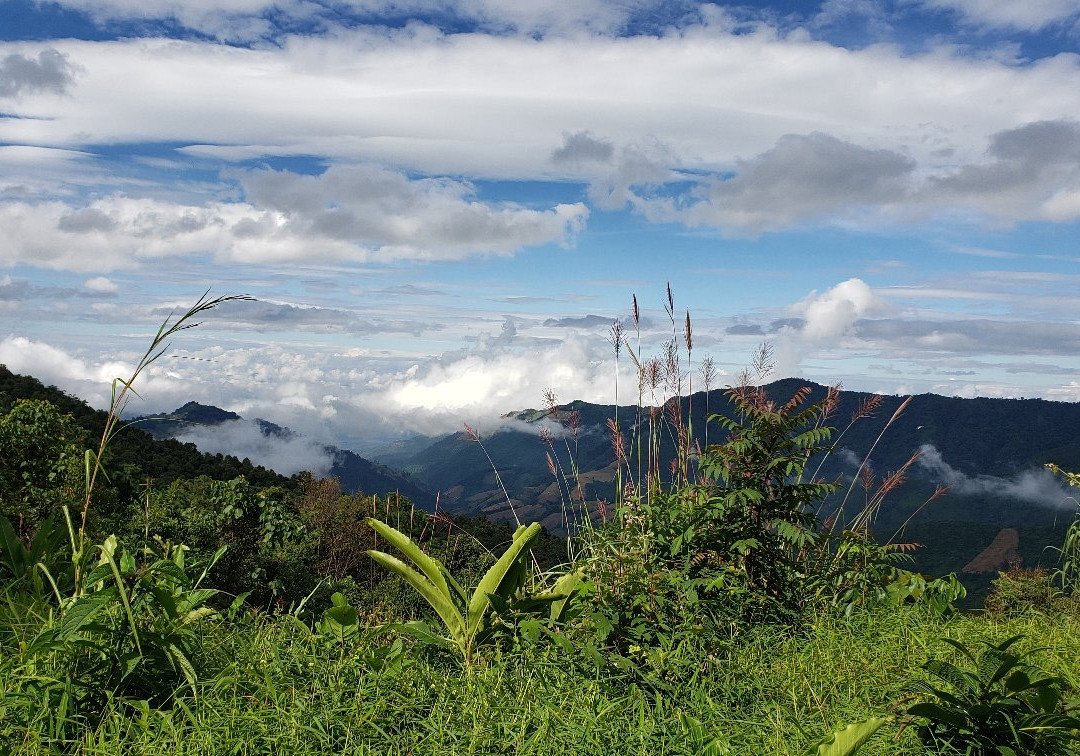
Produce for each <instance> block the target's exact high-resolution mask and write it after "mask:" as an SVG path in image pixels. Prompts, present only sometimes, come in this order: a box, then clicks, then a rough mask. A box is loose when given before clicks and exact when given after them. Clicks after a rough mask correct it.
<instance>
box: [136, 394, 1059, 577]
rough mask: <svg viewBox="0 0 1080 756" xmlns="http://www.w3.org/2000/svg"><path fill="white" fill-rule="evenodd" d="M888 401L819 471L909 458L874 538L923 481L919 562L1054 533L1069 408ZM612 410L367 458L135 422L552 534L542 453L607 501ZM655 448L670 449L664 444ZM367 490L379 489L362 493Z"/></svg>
mask: <svg viewBox="0 0 1080 756" xmlns="http://www.w3.org/2000/svg"><path fill="white" fill-rule="evenodd" d="M803 385H811V386H812V388H813V393H812V395H811V401H813V400H814V399H816V398H818V397H820V396H823V394H824V391H825V387H823V386H819V385H816V384H808V383H807V382H806V381H801V380H797V379H787V380H782V381H777V382H775V383H773V384H771V385H770V386H768V389H767V390H768V392H769V394H770V396H772V397H773V398H775V399H778V400H786V399H787V398H789V397H790V396H791V394H792V393H793V392H794V391H795V390H796V389H797V388H798V387H800V386H803ZM868 396H869V395H867V394H863V393H859V392H844V393H842V394H841V398H840V402H839V404H838V406H837V409H836V411H835V414H834V416H833V418H832V419H831V423H832V424H833V425H835V426H837V428H838V430H837V433H838V434H839V432H840V431H841V430H844V428H845V426H847V425H848V423H849V419H850V418H851V416H852V415H853V414H854V413H855V412H856V410H857V408H858V407H859V406H860V405H861V404H862V403H863V402H864V401H865V400H866V399H867V398H868ZM901 401H902V397H885V398H884V399H883V401H882V404H881V406H880V407H879V408H878V409H877V410H876V411H875V412H874V413H873V414H872V415H871V416H869V417H865V418H863V419H861V420H859V421H858V422H856V423H854V424H852V425H851V427H850V428H847V429H846V430H844V433H843V435H842V436H834V440H835V441H836V449H835V451H834V453H833V454H832V455H831V456H830V457H829V458H828V459H827V460H826V462H825V463H824V465H823V467H822V468H821V471H820V474H821V476H822V477H824V478H826V479H830V480H832V479H839V480H842V481H843V482H844V483H845V487H846V485H847V484H848V483H849V482H850V480H851V476H852V474H853V473H854V472H855V471H856V469H857V468H858V465H859V463H860V462H861V461H862V459H863V458H864V457H865V456H866V454H867V453H868V452H869V451H870V449H871V448H872V447H873V454H872V455H871V457H870V462H869V467H870V469H871V470H872V471H873V473H874V479H875V480H876V481H880V480H881V478H882V477H883V476H884V475H885V474H887V473H888V472H891V471H893V470H896V469H898V468H900V467H901V466H902V465H903V464H904V463H905V462H906V461H907V460H908V459H909V457H911V455H912V454H913V453H915V452H919V453H920V457H919V460H918V461H917V463H916V464H915V465H914V467H913V468H912V470H911V473H910V474H909V476H908V481H907V483H906V484H905V485H904V486H903V487H901V488H900V489H899V490H898V491H896V492H895V493H893V494H892V495H891V496H890V497H889V499H888V500H887V502H886V506H885V507H884V508H883V510H882V512H881V514H880V516H879V519H878V525H877V529H878V530H879V532H880V533H883V534H884V537H888V535H890V534H892V533H893V532H894V531H895V530H896V529H897V528H899V527H900V525H901V524H902V523H903V522H904V521H905V520H906V519H907V518H908V516H909V515H910V514H911V513H912V512H913V511H914V510H915V509H917V508H918V507H919V506H920V505H922V503H923V502H924V501H925V500H926V498H927V497H928V496H929V495H930V494H931V493H932V491H933V490H934V488H935V487H936V486H937V485H946V486H948V487H949V493H948V495H947V496H945V497H943V498H941V499H938V500H936V501H934V502H933V503H932V504H931V505H930V506H929V507H927V508H926V509H925V510H924V511H922V512H921V513H920V514H919V515H918V517H916V518H914V519H913V521H912V522H911V524H910V525H908V526H907V528H906V530H905V533H904V534H901V536H906V537H907V538H908V539H909V540H915V541H918V542H920V543H924V544H927V545H934V548H928V549H924V550H923V553H922V554H921V555H920V556H919V562H920V563H921V564H923V565H925V566H927V567H930V568H934V569H939V568H942V567H946V566H947V567H948V568H949V569H959V568H960V567H961V566H963V565H964V564H966V563H967V562H968V561H970V559H971V558H973V557H974V556H975V555H976V554H977V553H978V551H979V550H980V549H981V548H983V547H984V546H986V545H987V544H989V543H990V542H991V541H992V540H993V538H994V537H995V535H996V534H997V533H998V531H999V530H1000V529H1002V528H1018V529H1019V534H1020V546H1019V553H1020V554H1021V555H1022V557H1023V558H1024V560H1025V561H1028V562H1034V561H1038V560H1039V559H1040V558H1042V555H1041V550H1042V549H1043V547H1044V546H1045V545H1047V544H1048V543H1051V542H1052V537H1051V536H1050V535H1049V534H1048V529H1049V530H1051V531H1052V530H1054V529H1055V528H1058V527H1061V526H1062V525H1063V523H1064V522H1065V521H1067V520H1068V519H1069V514H1070V512H1071V510H1072V507H1073V506H1074V504H1073V503H1072V502H1071V501H1070V499H1069V492H1068V490H1067V489H1066V488H1065V487H1064V486H1062V484H1061V483H1060V482H1059V481H1058V480H1057V479H1055V478H1054V477H1053V476H1052V475H1051V474H1050V473H1049V472H1047V471H1046V470H1045V469H1044V467H1043V466H1044V465H1045V464H1046V463H1048V462H1053V463H1055V464H1058V465H1059V466H1061V467H1063V468H1065V469H1080V434H1077V432H1076V429H1078V428H1080V405H1077V404H1071V403H1064V402H1051V401H1046V400H1041V399H1029V400H1008V399H959V398H948V397H943V396H937V395H933V394H923V395H919V396H916V397H914V398H913V399H912V401H911V403H910V404H909V405H908V406H907V408H906V409H905V410H904V412H903V413H902V414H901V415H900V416H899V417H898V418H897V419H896V420H895V422H894V423H892V425H891V426H890V427H889V428H888V430H887V432H885V433H884V434H883V435H881V431H882V429H883V427H884V426H885V424H886V422H887V421H888V420H889V419H890V417H891V416H892V414H893V413H894V411H895V410H896V409H897V407H898V406H899V405H900V403H901ZM706 408H708V411H709V412H712V413H719V414H731V413H732V411H733V408H732V405H731V403H730V400H729V399H728V398H727V397H726V396H725V394H724V392H723V391H722V390H714V391H712V392H709V393H708V394H706V393H705V392H700V393H697V394H694V395H693V396H692V397H687V398H684V399H683V411H684V413H686V415H687V416H689V417H690V418H691V419H692V423H693V427H694V428H695V429H697V430H696V431H695V432H696V434H697V436H698V439H699V441H702V442H703V441H705V430H704V429H705V428H706V420H705V417H706ZM571 412H576V413H577V415H578V423H579V427H578V429H577V431H575V432H572V431H571V430H570V429H569V428H568V427H567V418H568V416H569V413H571ZM615 413H616V408H615V407H614V406H613V405H597V404H589V403H585V402H572V403H570V404H567V405H562V406H561V407H560V409H559V416H558V417H555V416H552V415H551V414H550V413H549V412H548V411H547V410H531V409H530V410H522V411H520V412H517V413H514V414H512V415H508V416H506V417H505V418H504V421H505V422H504V424H503V425H502V427H500V428H499V429H497V430H496V431H494V432H493V433H491V434H490V435H487V436H484V437H482V441H483V448H481V447H480V445H479V444H477V443H476V442H475V441H474V440H472V439H471V438H470V437H469V435H468V434H467V433H466V432H464V431H461V432H457V433H453V434H447V435H440V436H434V437H427V436H416V437H413V438H411V439H408V440H405V441H401V442H398V443H395V444H393V445H391V446H388V447H386V448H383V449H381V450H379V451H377V452H375V453H374V454H372V455H370V456H371V457H372V460H374V462H372V461H368V460H366V459H364V458H362V457H359V456H358V455H355V454H353V453H352V452H349V451H345V450H341V449H337V448H335V447H332V446H321V445H318V444H315V443H313V442H312V441H311V440H308V439H303V438H301V437H297V436H296V435H295V434H292V433H291V431H289V430H287V429H284V428H280V427H279V426H275V425H273V424H272V423H267V422H266V421H256V422H253V423H247V422H246V421H243V420H242V419H241V418H239V416H237V415H234V414H233V413H227V412H224V411H222V410H218V409H216V408H210V407H205V406H202V405H196V404H194V403H192V404H189V405H186V406H185V407H182V408H180V409H178V410H177V412H176V413H173V415H171V416H170V417H171V419H170V420H165V419H163V418H156V419H143V420H140V425H141V426H142V427H144V428H146V429H147V430H149V431H150V432H152V433H154V434H155V435H156V436H159V437H161V436H173V437H176V438H179V439H182V440H190V441H194V442H195V443H196V444H198V445H199V446H200V448H203V449H206V450H215V451H216V450H219V449H220V448H221V447H223V446H224V445H226V444H228V443H238V442H240V441H243V443H244V445H243V446H242V447H234V449H233V451H234V453H238V454H242V455H243V456H251V457H252V459H254V460H256V461H258V462H260V463H264V464H268V465H271V466H273V464H274V460H275V459H279V458H282V457H284V456H286V455H287V454H289V453H290V451H291V454H292V456H291V458H290V460H289V461H290V464H293V465H294V466H295V464H296V462H297V460H298V459H302V458H303V453H302V452H303V450H305V449H306V450H308V451H310V450H312V449H318V450H319V452H320V454H321V455H322V456H321V457H320V458H319V461H320V464H321V467H320V468H319V469H318V470H316V472H320V473H329V474H332V475H337V476H339V477H341V479H342V483H343V486H344V487H345V488H346V489H347V490H356V489H357V488H364V490H370V491H371V492H373V493H374V492H379V493H382V492H384V491H385V490H387V489H386V488H385V487H386V486H395V487H397V490H400V491H401V493H402V494H405V495H408V496H409V497H410V498H413V499H414V500H415V501H417V503H418V504H421V505H426V506H430V505H431V504H432V503H433V502H434V498H435V496H436V495H438V499H439V506H440V508H441V509H444V510H447V511H452V512H462V513H469V514H483V515H486V516H488V517H491V518H493V519H511V518H513V516H514V514H513V512H516V513H517V516H518V517H520V518H521V519H523V520H538V521H540V522H542V523H543V524H544V525H545V526H547V527H548V528H549V529H551V530H553V531H562V530H564V529H565V525H566V520H565V519H564V514H563V510H564V507H565V505H566V503H567V496H568V493H567V492H568V490H569V489H568V488H567V487H566V482H565V480H560V479H559V478H558V477H556V476H553V475H552V473H551V471H550V468H549V466H548V462H547V455H548V453H549V452H550V453H551V454H552V456H553V459H554V461H555V462H556V463H558V465H559V466H560V468H561V470H562V471H563V472H565V471H569V470H571V469H572V467H574V466H576V468H577V469H578V470H579V471H580V477H581V479H582V483H583V488H584V490H585V494H586V498H587V499H588V500H590V501H600V500H607V501H611V500H612V499H613V497H614V491H613V484H612V480H613V476H614V465H613V460H614V456H613V453H612V447H611V436H610V432H609V431H608V429H607V427H606V425H607V421H608V419H609V418H613V417H614V416H615ZM618 416H619V423H620V426H621V427H622V428H623V429H624V432H625V433H626V435H627V436H628V437H629V436H631V435H632V434H633V429H634V426H635V423H637V422H647V420H646V419H645V418H646V417H647V416H646V415H641V416H639V413H638V410H637V409H636V408H635V407H620V408H619V409H618ZM541 429H545V430H546V432H547V433H548V434H550V436H551V438H552V444H551V445H550V446H549V445H548V444H546V443H545V442H544V441H543V440H542V439H541V438H540V431H541ZM708 432H709V433H710V434H711V435H710V436H709V437H708V440H709V441H717V440H720V436H719V433H720V431H719V429H718V428H717V427H716V426H715V424H710V426H709V430H708ZM253 435H254V436H257V440H259V441H260V442H261V444H262V446H261V456H258V455H259V454H260V447H258V446H257V445H253V444H252V443H251V441H252V436H253ZM879 435H881V438H880V439H878V436H879ZM876 439H877V440H876ZM875 440H876V446H875ZM664 444H665V447H666V448H667V449H668V451H670V448H669V447H670V439H668V440H665V442H664ZM297 450H299V451H297ZM485 452H486V453H485ZM487 455H490V457H491V460H490V461H489V460H488V456H487ZM286 469H287V468H286ZM281 471H284V470H281ZM291 471H292V470H290V472H291ZM496 471H497V472H498V478H497V477H496ZM365 475H366V476H367V477H365ZM361 481H362V482H361ZM500 482H501V485H505V487H506V491H507V493H506V494H504V493H503V490H502V487H501V485H500ZM373 485H374V486H381V487H382V489H381V490H379V491H375V490H374V489H369V488H368V487H370V486H373ZM390 490H393V489H390ZM864 495H865V494H863V493H862V491H861V489H860V488H859V487H858V486H856V487H855V490H853V492H852V494H851V496H852V497H854V498H853V499H852V501H853V502H854V504H855V505H857V504H858V497H859V496H864ZM508 498H509V500H508ZM512 509H513V511H511V510H512ZM946 533H947V534H948V535H946ZM899 540H905V538H904V537H900V538H899ZM953 552H955V553H953Z"/></svg>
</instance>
